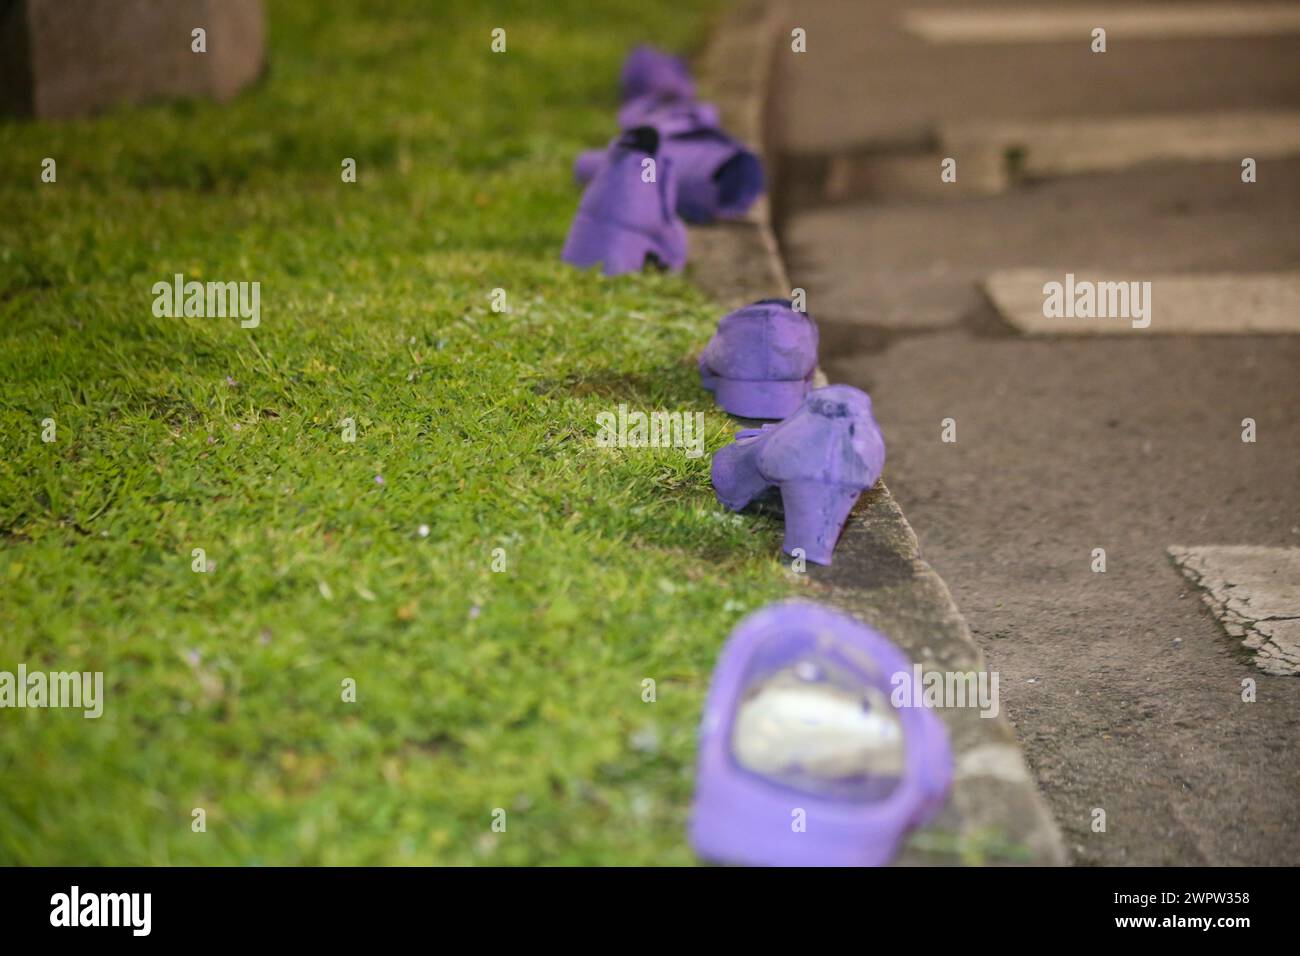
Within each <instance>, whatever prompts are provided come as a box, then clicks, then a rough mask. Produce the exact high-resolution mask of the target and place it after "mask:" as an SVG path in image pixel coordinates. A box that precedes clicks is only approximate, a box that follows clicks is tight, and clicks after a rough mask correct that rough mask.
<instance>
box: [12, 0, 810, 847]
mask: <svg viewBox="0 0 1300 956" xmlns="http://www.w3.org/2000/svg"><path fill="white" fill-rule="evenodd" d="M268 6H269V11H268V13H269V18H270V24H269V30H270V49H269V62H270V68H269V72H268V74H267V76H266V77H265V78H264V79H263V81H262V82H261V83H260V84H259V85H258V86H256V87H255V88H253V89H252V90H250V91H248V92H246V93H244V94H243V95H242V96H240V97H239V98H238V99H237V100H235V101H234V102H233V103H230V104H227V105H224V106H218V105H214V104H210V103H181V104H172V105H163V106H155V107H148V108H143V109H123V110H120V111H118V112H115V113H113V114H111V115H108V116H104V117H99V118H96V119H92V120H82V121H75V122H60V123H16V122H6V123H4V124H3V125H0V372H2V376H3V389H2V393H0V442H2V451H3V457H2V460H0V585H2V587H0V670H7V671H16V670H17V667H18V665H19V664H22V663H25V664H26V665H27V668H28V669H29V670H38V669H42V670H79V671H81V670H85V671H103V673H104V680H105V697H106V700H105V705H104V714H103V716H102V717H101V718H99V719H98V720H88V719H84V718H83V717H82V716H81V713H80V712H78V711H69V710H51V709H46V710H36V709H23V710H19V709H5V710H0V863H7V864H14V863H18V864H38V863H39V864H258V863H260V864H291V863H302V864H343V863H361V864H370V863H376V864H377V863H382V864H423V863H449V864H469V863H504V864H526V863H565V864H572V863H635V864H653V863H687V862H690V861H691V860H692V855H691V853H690V851H689V848H688V847H687V844H686V840H685V830H684V827H685V821H686V816H687V810H688V807H689V801H690V795H691V788H692V779H693V773H694V766H693V764H694V756H695V729H696V725H697V721H698V717H699V711H700V707H701V704H702V701H703V697H704V692H705V690H706V688H707V682H708V677H709V673H710V670H711V668H712V666H713V663H714V661H715V659H716V654H717V651H718V648H719V646H720V645H721V643H722V641H723V639H724V638H725V637H726V635H727V633H728V632H729V630H730V629H731V627H732V626H733V625H734V624H735V623H736V621H737V620H738V619H739V618H740V617H741V616H742V615H743V614H744V613H745V612H746V611H748V610H751V609H753V608H755V607H758V606H761V605H762V604H764V603H766V602H767V601H769V600H771V599H773V598H776V597H778V596H780V595H783V594H787V593H789V592H791V591H792V590H795V589H796V588H798V586H799V585H798V579H797V578H795V577H794V576H792V575H790V574H789V572H787V571H785V570H784V569H783V568H782V566H781V564H780V563H779V561H778V560H777V545H778V544H779V541H780V528H779V522H778V521H776V520H774V519H773V518H771V517H764V516H758V517H755V516H750V515H745V516H735V515H730V514H727V513H726V512H724V510H723V509H722V508H721V507H720V506H719V505H718V504H717V502H716V500H715V499H714V496H713V493H712V489H711V486H710V482H709V472H708V470H709V456H708V454H705V455H704V456H703V457H700V458H694V459H691V458H687V457H685V456H684V455H683V453H682V452H681V451H679V450H672V449H662V450H651V449H608V448H601V447H598V446H597V445H596V441H595V436H596V432H597V427H596V423H595V416H596V414H597V412H600V411H605V410H613V409H615V408H616V407H617V405H618V404H619V403H620V402H626V403H628V404H629V405H630V406H632V407H633V408H639V409H645V410H650V409H664V410H689V411H694V410H704V411H705V412H706V417H705V422H706V427H707V447H708V451H710V452H711V451H712V450H714V449H716V448H717V447H719V446H720V445H722V444H725V443H726V442H727V441H728V440H729V436H730V434H731V431H732V425H731V422H730V420H729V419H728V418H727V416H725V415H724V414H722V413H721V412H720V411H719V410H717V409H715V407H714V406H713V405H712V403H711V401H710V400H709V396H708V395H707V393H705V392H703V391H702V390H701V389H700V387H699V382H698V376H697V374H696V372H695V370H694V366H693V362H692V358H691V356H692V354H693V353H694V352H695V351H697V350H698V349H699V348H700V347H701V346H702V345H703V344H704V342H705V341H706V340H707V338H708V336H709V334H710V332H711V330H712V328H713V325H714V323H715V322H716V320H717V318H718V315H719V310H718V309H717V308H716V307H715V306H714V305H713V304H712V303H710V302H709V301H707V300H706V299H705V298H704V297H703V296H702V295H701V294H700V293H699V292H698V291H697V290H695V289H694V288H693V287H692V286H691V285H690V284H689V282H687V281H686V280H685V279H682V278H674V277H667V276H659V275H650V274H647V275H643V276H631V277H623V278H618V279H605V278H603V277H601V276H600V275H599V274H595V273H583V272H579V271H576V270H573V269H570V268H568V267H566V266H564V265H562V264H561V262H560V260H559V254H560V246H561V244H562V242H563V239H564V235H565V232H566V230H567V227H568V223H569V219H570V216H571V215H572V213H573V210H574V208H575V206H576V203H577V198H578V194H577V191H576V190H575V188H574V187H573V185H572V182H571V178H570V164H571V161H572V159H573V156H574V155H575V153H576V152H577V151H578V150H579V149H581V148H583V147H587V146H591V145H594V144H598V143H600V142H603V141H604V140H605V139H607V138H608V136H609V135H610V133H611V132H612V125H613V122H614V119H613V117H614V112H615V108H616V105H617V103H616V99H617V84H616V77H617V71H618V67H619V64H620V62H621V60H622V57H623V55H624V53H625V52H626V50H627V48H628V47H629V46H630V45H631V44H632V43H633V42H636V41H640V40H652V41H655V42H658V43H661V44H664V45H667V46H670V47H674V48H677V49H680V50H683V51H689V50H691V49H692V48H693V47H694V46H696V45H697V44H698V43H699V42H700V41H701V40H702V38H703V37H704V36H705V34H706V33H707V30H708V27H709V25H710V22H711V19H710V11H709V10H708V9H704V10H703V11H702V10H701V6H700V4H698V3H697V2H694V0H669V2H668V3H666V4H665V3H663V2H659V3H654V4H634V3H626V2H622V0H601V2H595V3H593V2H589V0H583V2H551V3H547V4H545V5H542V4H536V3H532V2H525V0H521V2H518V3H509V4H506V3H499V2H492V3H482V2H478V0H458V2H453V3H446V4H441V5H439V6H440V7H441V8H442V10H443V12H441V13H440V14H439V15H438V16H436V17H435V16H432V15H430V14H428V13H427V11H428V10H429V9H430V5H429V4H427V3H426V2H423V0H403V2H398V0H384V2H378V0H365V2H362V0H354V2H349V3H330V4H321V3H318V2H316V0H292V2H290V0H272V2H270V3H269V4H268ZM706 7H707V5H706ZM498 26H499V27H503V28H505V29H506V30H507V37H508V41H507V42H508V51H507V52H506V53H505V54H494V53H492V52H491V51H490V49H489V44H490V32H491V30H492V28H494V27H498ZM47 156H48V157H53V158H55V159H56V161H57V164H58V165H57V174H58V180H57V183H54V184H43V183H41V182H40V169H41V161H42V159H43V158H44V157H47ZM345 157H352V158H355V159H356V161H357V169H358V182H356V183H355V184H346V183H343V182H342V181H341V178H340V164H341V162H342V160H343V159H344V158H345ZM178 272H180V273H184V275H185V277H186V278H187V279H200V280H213V279H215V280H221V281H250V282H251V281H258V282H260V283H261V326H260V327H259V328H256V329H244V328H241V327H240V323H239V320H238V319H237V318H157V317H155V316H154V315H153V312H152V304H153V293H152V291H151V289H152V286H153V284H154V283H155V282H158V281H170V280H171V277H172V276H173V274H175V273H178ZM495 288H501V289H504V290H505V291H506V295H507V300H508V303H509V306H510V310H511V311H510V312H509V313H497V312H493V311H492V309H491V307H490V306H491V293H492V290H493V289H495ZM47 418H52V419H54V421H55V428H56V440H55V441H53V442H50V443H47V442H44V441H42V435H41V433H42V421H43V420H45V419H47ZM346 418H352V419H354V420H355V422H356V440H355V442H353V443H348V442H345V441H344V440H343V428H342V423H343V420H344V419H346ZM380 479H382V481H381V480H380ZM421 525H427V527H428V534H427V536H421V535H420V533H419V531H418V529H419V528H420V526H421ZM195 548H203V549H204V550H205V552H206V556H207V559H208V560H209V561H211V562H215V568H214V569H213V570H211V571H210V572H209V573H195V572H194V571H192V570H191V565H192V563H193V561H194V559H193V557H192V552H193V549H195ZM498 548H499V549H504V555H505V561H506V568H505V570H504V571H503V572H501V573H496V572H494V571H493V568H492V565H493V552H494V549H498ZM348 678H351V679H352V680H355V682H356V700H355V702H347V701H344V700H343V682H344V681H345V680H346V679H348ZM647 678H650V679H653V680H655V681H656V682H657V701H655V702H653V703H646V702H644V701H643V700H642V687H643V684H642V682H643V681H644V680H645V679H647ZM195 808H203V809H204V810H205V811H206V815H207V830H206V832H203V833H196V832H193V831H192V828H191V821H192V811H193V810H194V809H195ZM495 808H503V809H505V810H506V811H507V818H506V820H507V827H506V832H504V833H494V832H493V831H492V828H491V824H492V820H493V811H494V809H495Z"/></svg>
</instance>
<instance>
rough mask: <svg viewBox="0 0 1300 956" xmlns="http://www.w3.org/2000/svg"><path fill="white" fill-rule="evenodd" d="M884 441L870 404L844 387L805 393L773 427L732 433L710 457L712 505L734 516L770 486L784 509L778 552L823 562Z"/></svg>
mask: <svg viewBox="0 0 1300 956" xmlns="http://www.w3.org/2000/svg"><path fill="white" fill-rule="evenodd" d="M884 465H885V441H884V438H882V437H881V434H880V429H879V427H877V425H876V420H875V419H874V418H873V417H872V414H871V399H870V398H868V397H867V394H866V393H865V392H862V391H859V390H858V389H856V388H853V387H852V386H849V385H830V386H828V387H826V388H818V389H814V390H813V391H811V392H809V393H808V396H807V397H806V398H805V399H804V401H803V404H802V405H800V406H799V409H798V410H797V411H796V412H795V413H794V414H793V415H791V416H790V417H789V418H787V419H786V420H785V421H783V422H781V423H780V424H779V425H764V426H763V427H762V428H758V429H749V430H747V431H742V432H740V433H738V434H737V435H736V440H735V441H734V442H732V443H731V444H730V445H727V446H726V447H724V448H721V449H719V450H718V451H717V452H716V453H715V454H714V456H713V465H712V470H711V474H712V477H713V488H714V491H716V492H717V495H718V500H719V501H720V502H722V504H723V505H725V506H726V507H727V508H729V509H731V510H732V511H739V510H740V509H741V508H743V507H745V506H746V505H747V504H749V503H750V502H751V501H753V500H754V499H755V498H757V497H758V496H759V495H761V494H763V493H764V492H766V491H767V490H768V489H770V488H772V487H773V486H775V487H777V488H779V489H780V490H781V502H782V504H783V506H784V508H785V541H784V543H783V544H782V549H783V550H784V551H785V553H786V554H794V551H795V549H796V548H798V549H801V550H802V552H803V556H804V557H805V558H807V559H808V560H809V561H812V562H814V563H816V564H827V565H828V564H830V563H831V556H832V555H833V554H834V552H835V542H836V541H837V540H838V539H839V536H840V531H841V529H843V527H844V522H845V521H846V520H847V519H848V516H849V512H850V511H851V510H852V509H853V504H854V502H856V501H857V500H858V496H859V495H860V494H862V492H863V491H864V490H866V489H867V488H870V487H871V486H872V485H874V484H875V483H876V479H877V478H879V477H880V472H881V471H882V470H883V468H884Z"/></svg>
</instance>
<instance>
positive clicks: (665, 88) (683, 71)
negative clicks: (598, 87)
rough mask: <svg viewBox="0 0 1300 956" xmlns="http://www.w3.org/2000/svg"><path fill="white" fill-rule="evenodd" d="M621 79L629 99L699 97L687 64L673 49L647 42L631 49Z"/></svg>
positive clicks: (625, 96) (625, 99)
mask: <svg viewBox="0 0 1300 956" xmlns="http://www.w3.org/2000/svg"><path fill="white" fill-rule="evenodd" d="M619 80H620V85H621V87H622V92H623V100H624V101H625V102H626V101H627V100H631V99H635V98H637V97H639V96H647V95H657V96H671V97H675V98H677V99H683V100H691V99H694V98H695V81H694V80H692V79H691V71H690V70H688V69H687V68H686V64H685V63H684V62H682V60H681V59H679V58H678V57H675V56H673V55H672V54H670V53H665V52H664V51H663V50H659V49H657V48H655V47H652V46H647V45H644V44H643V45H641V46H637V47H633V49H632V51H631V52H630V53H628V55H627V59H626V60H624V61H623V72H622V74H621V76H620V78H619Z"/></svg>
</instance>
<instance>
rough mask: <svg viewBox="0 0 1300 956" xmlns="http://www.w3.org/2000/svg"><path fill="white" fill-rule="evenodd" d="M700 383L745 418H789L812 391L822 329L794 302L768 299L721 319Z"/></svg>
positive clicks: (702, 356)
mask: <svg viewBox="0 0 1300 956" xmlns="http://www.w3.org/2000/svg"><path fill="white" fill-rule="evenodd" d="M699 365H700V382H701V384H702V385H703V386H704V387H705V388H706V389H708V390H709V391H710V392H713V393H714V395H715V397H716V398H717V400H718V404H719V405H721V406H722V407H723V408H725V409H726V410H727V411H729V412H730V413H731V414H733V415H739V416H740V417H742V418H785V417H787V416H788V415H791V414H793V413H794V411H795V409H797V408H798V407H799V405H800V403H801V402H802V401H803V398H804V396H805V395H807V394H808V390H809V389H810V388H812V377H813V372H814V371H815V370H816V368H817V326H816V325H815V324H814V323H813V320H812V319H811V318H809V317H808V316H807V315H805V314H804V313H802V312H796V311H795V310H794V309H793V308H791V305H790V300H789V299H763V300H761V301H759V302H755V303H753V304H752V305H747V306H745V307H744V308H741V309H737V310H736V311H734V312H730V313H728V314H727V315H725V316H723V317H722V321H721V322H719V323H718V331H717V333H716V334H714V336H713V338H712V339H710V340H709V344H708V345H706V346H705V347H704V351H703V352H702V353H701V354H700V362H699Z"/></svg>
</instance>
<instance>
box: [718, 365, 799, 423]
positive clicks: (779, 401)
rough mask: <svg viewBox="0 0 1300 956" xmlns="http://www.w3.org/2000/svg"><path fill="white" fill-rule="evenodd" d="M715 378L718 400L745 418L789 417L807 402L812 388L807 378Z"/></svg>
mask: <svg viewBox="0 0 1300 956" xmlns="http://www.w3.org/2000/svg"><path fill="white" fill-rule="evenodd" d="M713 381H714V386H715V387H714V388H713V389H712V391H713V393H714V395H715V396H716V398H717V402H718V404H719V405H721V406H722V407H723V408H724V409H725V410H726V411H728V412H730V413H731V414H733V415H739V416H740V417H741V418H772V419H781V418H789V417H790V416H791V415H793V414H794V413H795V411H796V410H797V409H798V408H799V406H800V404H802V403H803V398H804V396H805V395H807V394H808V389H809V383H808V382H807V380H805V379H798V380H796V381H789V382H779V381H770V382H747V381H742V380H741V379H735V378H723V377H722V376H720V375H719V376H717V377H715V378H714V380H713ZM705 387H706V388H707V387H708V386H707V385H706V386H705Z"/></svg>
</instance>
